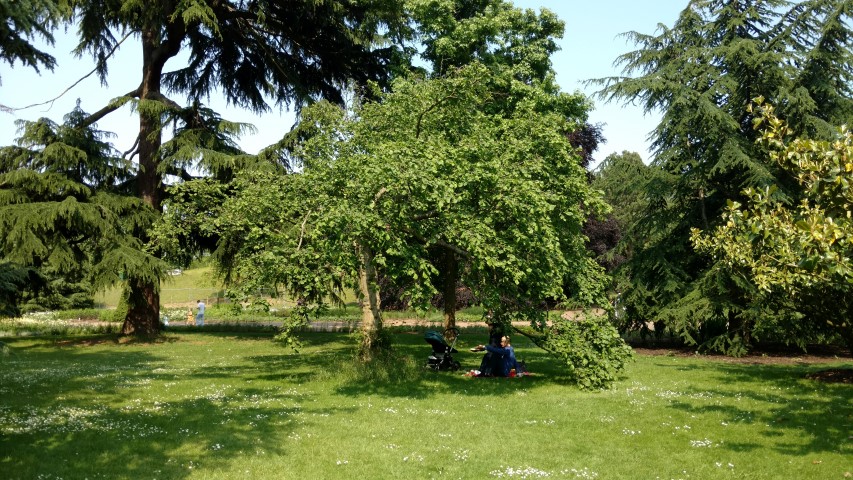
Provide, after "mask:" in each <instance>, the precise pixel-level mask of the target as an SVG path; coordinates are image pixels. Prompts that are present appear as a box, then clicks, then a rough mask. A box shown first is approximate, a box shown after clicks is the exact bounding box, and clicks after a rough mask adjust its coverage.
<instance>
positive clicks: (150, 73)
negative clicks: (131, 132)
mask: <svg viewBox="0 0 853 480" xmlns="http://www.w3.org/2000/svg"><path fill="white" fill-rule="evenodd" d="M141 37H142V59H143V60H142V83H141V84H140V86H139V99H140V101H151V100H155V101H160V100H161V99H162V98H163V95H162V94H161V93H160V89H161V78H162V75H163V66H164V65H165V64H166V60H168V59H169V58H171V56H174V53H173V52H176V51H175V50H174V48H169V45H170V43H169V42H162V41H161V36H160V32H159V31H158V30H156V29H148V30H143V32H142V35H141ZM161 128H162V125H161V120H160V116H159V115H157V114H152V113H150V111H148V109H146V108H140V109H139V137H138V142H139V147H138V150H137V152H138V153H139V160H138V161H139V172H138V174H137V189H138V192H137V193H138V195H139V198H141V199H142V200H143V201H144V202H145V203H147V204H148V205H151V206H152V207H154V208H155V209H157V210H160V202H161V200H162V197H161V191H160V190H161V186H162V183H163V178H162V176H161V175H160V173H159V172H158V165H159V158H158V151H159V150H160V145H161V143H162V137H161ZM138 236H139V237H140V239H141V240H143V241H146V240H147V238H145V232H139V233H138ZM128 288H129V290H130V292H129V298H128V303H129V305H128V306H129V308H128V312H127V317H126V318H125V320H124V325H123V326H122V332H123V333H125V334H133V335H153V334H156V332H158V331H159V328H160V293H159V285H154V284H153V282H151V281H142V280H140V279H135V278H129V279H128Z"/></svg>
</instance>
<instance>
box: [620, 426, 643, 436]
mask: <svg viewBox="0 0 853 480" xmlns="http://www.w3.org/2000/svg"><path fill="white" fill-rule="evenodd" d="M641 433H642V432H641V431H639V430H631V429H628V428H623V429H622V435H639V434H641Z"/></svg>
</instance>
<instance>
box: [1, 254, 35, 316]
mask: <svg viewBox="0 0 853 480" xmlns="http://www.w3.org/2000/svg"><path fill="white" fill-rule="evenodd" d="M28 276H29V270H28V269H26V268H22V267H20V266H18V265H15V264H13V263H10V262H6V261H0V316H8V317H14V316H16V315H18V313H20V309H19V308H18V302H19V300H20V295H21V293H20V292H21V290H23V287H24V285H25V283H26V281H27V277H28Z"/></svg>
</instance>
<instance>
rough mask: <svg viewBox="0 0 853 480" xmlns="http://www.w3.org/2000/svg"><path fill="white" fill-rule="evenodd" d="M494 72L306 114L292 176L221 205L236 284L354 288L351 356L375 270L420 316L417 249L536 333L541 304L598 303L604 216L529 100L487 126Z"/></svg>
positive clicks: (402, 83) (424, 262)
mask: <svg viewBox="0 0 853 480" xmlns="http://www.w3.org/2000/svg"><path fill="white" fill-rule="evenodd" d="M490 75H492V74H491V72H490V71H489V70H488V69H487V68H485V67H483V66H480V65H477V64H474V65H470V66H467V67H463V68H461V69H459V70H458V71H455V72H453V73H452V74H451V75H449V76H448V77H446V78H439V79H432V80H402V79H399V80H397V81H395V82H394V83H393V91H392V92H390V93H388V94H385V95H382V97H381V101H379V102H368V103H365V104H363V105H360V106H359V107H357V108H356V109H355V110H354V111H353V112H350V113H346V112H345V111H343V110H340V109H337V108H336V107H333V106H331V105H327V104H319V105H316V106H312V107H310V108H309V109H306V111H305V112H304V115H305V118H304V119H303V123H304V122H308V124H310V125H313V126H314V127H316V130H315V132H314V134H313V135H310V136H308V137H307V138H306V139H305V140H304V141H303V142H301V143H300V144H299V145H298V146H297V148H296V149H295V150H294V154H295V155H296V156H297V157H298V158H299V159H300V160H301V162H302V165H303V166H304V167H303V171H302V172H301V173H294V174H289V175H283V176H282V175H277V174H274V173H260V172H256V173H247V174H246V177H245V178H244V180H243V183H242V188H241V189H240V190H239V191H238V193H237V195H235V197H234V198H233V199H231V200H228V201H226V202H225V204H224V206H223V209H222V217H221V219H220V220H219V224H220V225H221V231H220V232H219V233H220V234H221V235H222V236H223V239H224V240H223V241H225V242H227V241H228V239H229V237H237V238H238V239H239V240H240V241H239V242H238V243H239V245H240V247H239V249H238V250H236V251H235V252H234V256H235V257H236V259H237V261H236V262H235V265H236V266H237V269H236V275H235V279H237V281H241V282H244V283H247V284H249V285H252V284H253V282H256V281H258V279H260V281H263V282H264V283H267V282H274V283H276V284H277V285H280V286H282V287H283V288H285V289H287V290H288V291H289V292H290V293H291V294H292V295H293V296H295V297H297V298H303V299H308V300H312V301H315V302H316V301H318V300H320V299H321V298H323V297H324V296H325V294H326V293H328V292H330V291H332V292H333V291H335V290H336V289H339V288H341V287H342V286H346V285H355V286H357V290H358V291H359V292H360V294H361V298H362V302H363V307H362V308H363V315H362V317H363V318H362V329H363V342H362V348H361V351H362V353H363V354H364V355H365V356H368V357H369V356H370V355H371V354H372V352H375V351H376V350H377V349H381V348H382V346H383V340H382V338H383V335H382V313H381V305H380V302H379V296H378V293H379V292H378V286H377V274H378V273H379V272H381V273H382V274H384V275H387V276H390V277H391V278H392V279H394V280H397V281H400V284H406V285H411V288H410V289H409V290H408V292H407V294H408V296H409V297H410V298H411V300H412V303H413V304H414V305H415V306H418V307H421V308H425V307H426V306H427V305H428V301H429V299H430V297H431V296H432V295H433V294H435V292H436V291H437V286H436V285H435V284H434V281H433V280H434V278H435V273H436V267H435V266H434V265H433V264H432V263H431V261H430V255H429V251H430V249H431V248H433V247H435V246H440V247H442V248H446V249H449V250H451V251H453V252H454V253H455V254H456V255H459V256H460V258H463V259H465V265H466V268H465V269H463V271H461V272H460V274H461V276H462V278H463V281H464V282H465V284H466V285H470V286H471V287H472V289H473V290H474V292H475V294H476V295H477V297H478V298H479V299H481V301H482V303H483V305H484V307H485V308H487V309H493V310H494V311H495V312H496V315H498V316H501V317H502V318H506V319H507V320H510V319H525V320H533V321H534V323H535V324H536V325H537V326H539V327H540V328H544V319H545V318H544V312H543V310H542V308H541V304H542V302H543V301H544V300H546V299H549V298H556V299H561V298H564V293H563V287H564V285H566V284H570V285H573V286H574V287H575V291H576V292H577V295H578V297H580V298H581V299H582V300H583V301H586V302H589V303H593V302H595V301H597V300H601V298H602V297H601V295H602V293H603V290H602V287H603V285H604V284H605V282H604V274H603V271H602V270H601V268H600V267H598V265H597V264H596V263H595V261H594V260H593V259H592V258H591V257H590V255H589V254H588V252H587V250H586V248H585V245H584V237H583V235H582V234H581V228H582V226H583V223H584V220H585V219H586V217H587V215H588V212H589V211H591V210H593V211H597V210H600V209H603V208H604V205H603V203H602V202H601V199H600V198H599V197H598V195H597V194H596V193H594V192H593V190H591V189H590V187H589V185H588V182H587V177H586V172H585V170H584V169H583V168H582V167H581V166H580V165H579V164H578V162H577V158H576V153H575V150H574V149H573V148H572V146H571V144H570V143H569V142H568V140H567V138H566V135H565V131H566V129H568V128H570V127H571V124H570V122H568V121H567V120H566V118H565V117H564V116H562V115H559V114H557V113H554V112H549V111H545V112H543V111H540V110H538V109H537V108H536V106H537V102H536V99H535V98H529V99H526V100H525V101H523V102H520V103H519V106H518V107H517V108H516V109H515V111H514V112H513V113H512V114H511V115H495V114H491V113H489V109H490V108H491V107H492V104H493V103H494V102H496V101H499V100H497V99H495V98H494V97H493V96H492V92H491V91H490V90H489V89H488V88H487V87H486V85H488V84H489V82H488V81H484V79H488V77H489V76H490Z"/></svg>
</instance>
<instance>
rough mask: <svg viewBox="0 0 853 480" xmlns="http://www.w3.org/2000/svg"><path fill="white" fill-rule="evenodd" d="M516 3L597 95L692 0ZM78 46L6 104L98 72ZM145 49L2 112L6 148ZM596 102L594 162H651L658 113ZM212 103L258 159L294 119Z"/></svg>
mask: <svg viewBox="0 0 853 480" xmlns="http://www.w3.org/2000/svg"><path fill="white" fill-rule="evenodd" d="M514 3H515V4H516V5H517V6H519V7H522V8H533V9H536V10H538V9H540V8H547V9H549V10H551V11H553V12H555V13H556V14H557V15H558V16H559V17H560V18H561V19H562V20H563V21H565V22H566V31H565V34H564V36H563V39H562V40H561V41H560V47H561V51H559V52H557V54H556V55H555V56H554V57H553V63H554V69H555V70H556V72H557V81H558V83H559V84H560V86H561V88H562V89H563V90H564V91H567V92H573V91H576V90H579V91H581V92H584V93H585V94H587V95H592V94H593V93H594V92H595V89H596V88H595V87H586V86H584V85H583V83H582V82H583V81H584V80H587V79H590V78H600V77H608V76H613V75H618V74H620V71H619V69H618V68H617V67H615V66H614V65H613V62H614V60H616V57H618V56H619V55H621V54H623V53H626V52H628V51H631V50H633V48H634V46H633V45H631V44H628V43H626V41H625V39H624V38H621V37H619V34H621V33H624V32H627V31H631V30H635V31H638V32H641V33H654V32H655V31H656V29H657V25H658V24H659V23H663V24H665V25H668V26H671V25H672V24H673V22H674V21H675V19H676V18H677V16H678V13H679V12H680V11H681V9H683V8H684V6H685V5H686V4H687V0H654V1H652V0H593V1H587V0H584V1H581V0H515V2H514ZM75 44H76V40H75V38H74V36H73V35H71V34H62V33H60V34H59V35H58V36H57V43H56V45H55V46H54V47H53V48H51V49H50V51H51V53H52V54H53V55H54V56H56V57H57V59H58V62H59V65H58V67H57V69H56V71H55V72H54V73H51V72H47V71H42V73H41V75H39V74H38V73H36V72H35V71H33V70H32V69H29V68H23V67H21V66H20V64H17V65H16V66H15V67H14V68H13V67H10V66H9V65H8V64H2V65H0V81H2V84H0V104H2V105H5V106H8V107H13V108H20V107H23V106H26V105H30V104H34V103H41V102H44V101H47V100H50V99H52V98H54V97H56V96H57V95H59V94H60V93H62V92H63V91H64V90H65V89H67V88H68V87H70V86H71V85H72V84H74V82H76V81H77V80H78V79H80V78H81V77H83V76H84V75H86V74H87V73H89V72H90V71H91V70H92V68H93V67H94V62H93V61H92V60H91V59H90V58H88V57H84V58H81V59H75V58H74V57H73V56H71V55H70V54H69V52H70V51H71V49H72V48H73V47H74V45H75ZM139 49H140V47H139V44H138V42H137V41H135V40H134V39H133V38H130V39H128V40H127V41H126V42H125V43H124V44H123V45H122V47H121V48H120V49H119V51H118V52H117V55H116V57H115V58H114V61H113V63H112V65H111V66H110V75H109V79H108V81H109V85H108V86H102V85H101V84H100V82H99V81H98V79H97V78H96V76H95V75H92V76H91V77H89V78H87V79H85V80H83V81H82V82H80V84H78V85H77V86H75V87H74V88H73V89H71V90H70V91H68V92H67V93H65V94H64V95H63V96H62V97H61V98H60V99H58V100H56V101H55V102H54V103H53V104H52V105H44V106H38V107H34V108H29V109H26V110H22V111H18V112H15V113H14V114H9V113H5V112H0V145H9V144H11V143H12V142H13V140H14V138H15V137H16V136H17V135H16V127H15V125H14V122H15V120H17V119H25V120H35V119H37V118H39V117H49V118H51V119H53V120H54V121H57V122H59V121H61V120H62V116H63V115H64V114H66V113H67V112H69V111H70V110H71V109H72V108H73V107H74V104H75V102H76V100H77V99H78V98H79V99H81V101H82V104H81V105H82V107H83V109H84V110H86V111H88V112H94V111H97V110H98V109H100V108H101V107H102V106H103V105H105V104H106V102H108V101H109V99H111V98H114V97H117V96H120V95H122V94H124V93H126V92H128V91H130V90H132V89H134V88H135V87H136V86H137V85H138V82H139V70H140V67H139V61H138V60H137V58H138V56H139V55H138V52H139ZM170 67H171V68H177V66H176V65H174V64H167V68H170ZM179 103H180V102H179ZM595 103H596V105H595V110H594V111H593V112H592V114H591V115H590V121H591V122H592V123H602V124H604V128H603V131H604V136H605V137H606V138H607V143H605V144H604V145H602V146H601V147H600V148H599V151H598V152H597V153H596V155H595V158H596V159H597V160H601V159H603V158H604V157H606V156H607V155H609V154H610V153H613V152H621V151H623V150H628V151H635V152H638V153H640V155H641V156H642V157H643V159H644V160H646V161H649V160H650V153H649V152H648V151H647V148H648V141H647V135H648V133H649V132H650V131H651V130H652V129H653V128H654V126H655V125H656V124H657V122H658V120H659V115H658V114H657V113H652V114H650V115H644V114H643V112H642V110H641V109H639V108H637V107H634V106H631V105H621V104H613V103H611V104H603V103H602V102H599V101H596V102H595ZM210 105H211V106H212V108H213V109H214V110H216V111H218V112H219V113H220V114H221V115H222V116H223V117H224V118H227V119H229V120H235V121H243V122H248V123H252V124H254V125H255V127H256V128H257V129H258V132H257V133H256V134H255V135H246V136H244V138H243V139H242V140H241V142H240V143H241V146H242V147H243V148H244V149H245V150H247V151H249V152H253V153H254V152H256V151H257V150H258V149H260V148H262V147H264V146H266V145H269V144H271V143H273V142H275V141H276V140H278V139H279V138H280V137H281V135H282V134H283V133H284V132H286V131H287V130H288V129H289V128H290V127H291V126H292V124H293V121H294V120H293V115H292V114H291V113H289V112H278V111H275V112H273V113H268V114H264V115H263V116H261V117H258V116H255V115H253V114H251V113H249V112H246V111H242V110H239V109H234V108H228V107H227V106H226V105H225V102H224V101H222V100H221V99H218V98H212V99H211V101H210ZM98 126H99V128H100V129H102V130H108V131H112V132H115V133H116V134H117V138H115V139H113V142H114V144H115V146H116V148H117V149H119V150H121V151H124V150H127V149H129V148H130V146H131V144H132V143H133V140H134V139H135V134H136V132H137V131H138V124H137V120H136V119H135V116H134V115H133V113H132V112H131V111H130V110H129V109H128V108H124V109H122V110H119V111H117V112H114V113H112V114H111V115H110V116H108V117H106V118H105V119H104V120H102V121H101V122H99V124H98Z"/></svg>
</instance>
